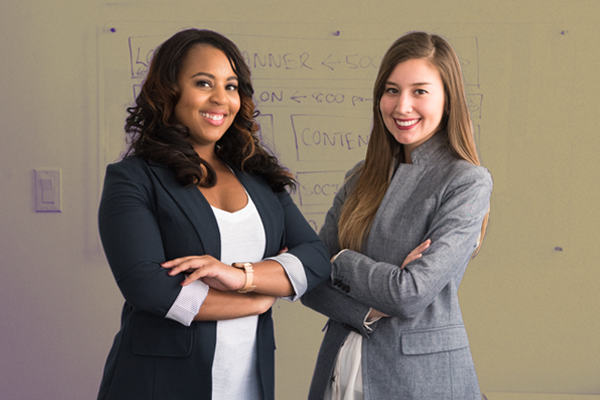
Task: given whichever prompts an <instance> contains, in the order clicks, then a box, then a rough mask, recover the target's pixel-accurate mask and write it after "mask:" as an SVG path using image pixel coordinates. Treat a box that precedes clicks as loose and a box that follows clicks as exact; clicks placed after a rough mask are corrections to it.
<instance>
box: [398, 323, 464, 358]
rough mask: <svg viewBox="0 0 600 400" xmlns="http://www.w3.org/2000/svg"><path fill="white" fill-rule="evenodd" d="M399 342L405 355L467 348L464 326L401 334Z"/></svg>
mask: <svg viewBox="0 0 600 400" xmlns="http://www.w3.org/2000/svg"><path fill="white" fill-rule="evenodd" d="M400 342H401V347H402V354H405V355H418V354H431V353H439V352H442V351H451V350H458V349H462V348H465V347H468V346H469V339H468V338H467V331H466V330H465V327H464V325H454V326H447V327H442V328H434V329H421V330H415V331H408V332H403V333H402V334H401V335H400Z"/></svg>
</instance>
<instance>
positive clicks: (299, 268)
mask: <svg viewBox="0 0 600 400" xmlns="http://www.w3.org/2000/svg"><path fill="white" fill-rule="evenodd" d="M267 260H273V261H277V262H278V263H279V264H281V266H282V267H283V269H284V270H285V273H286V274H287V276H288V279H289V280H290V283H291V284H292V287H293V288H294V291H295V292H296V294H294V295H292V296H286V297H281V298H282V299H284V300H288V301H296V300H298V299H299V298H300V297H302V295H303V294H304V293H305V292H306V289H308V280H307V279H306V272H304V266H303V265H302V261H300V259H299V258H298V257H296V256H295V255H293V254H290V253H283V254H279V255H278V256H275V257H269V258H267Z"/></svg>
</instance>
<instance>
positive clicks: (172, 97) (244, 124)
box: [125, 29, 296, 192]
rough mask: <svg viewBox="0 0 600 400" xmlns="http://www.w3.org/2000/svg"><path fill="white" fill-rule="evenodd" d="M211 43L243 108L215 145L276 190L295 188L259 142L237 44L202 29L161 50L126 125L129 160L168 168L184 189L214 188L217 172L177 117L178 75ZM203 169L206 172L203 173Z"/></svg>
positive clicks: (250, 91)
mask: <svg viewBox="0 0 600 400" xmlns="http://www.w3.org/2000/svg"><path fill="white" fill-rule="evenodd" d="M198 44H207V45H210V46H213V47H215V48H217V49H219V50H221V51H222V52H223V53H224V54H225V55H226V56H227V58H228V59H229V63H230V64H231V68H232V69H233V71H234V72H235V74H236V76H237V78H238V90H239V96H240V103H241V105H240V110H239V111H238V113H237V115H236V116H235V119H234V121H233V124H232V125H231V126H230V127H229V129H228V130H227V132H225V134H224V135H223V137H221V139H219V140H218V141H217V143H216V153H217V155H218V156H219V157H221V158H226V159H228V160H229V161H230V162H231V163H233V164H234V165H235V166H236V167H238V168H240V169H241V170H242V171H244V172H246V173H252V174H256V175H260V176H262V177H263V178H264V179H265V180H266V181H267V182H268V183H269V185H270V186H271V188H272V189H273V190H274V191H278V192H280V191H283V190H284V189H285V187H286V186H289V187H290V188H291V189H295V184H296V182H295V180H294V177H293V175H292V174H291V173H290V172H289V171H287V170H285V169H284V168H283V167H282V166H281V165H280V164H279V162H278V160H277V158H276V157H275V156H273V155H272V154H271V153H270V152H268V151H267V150H266V149H265V147H264V146H263V145H262V144H261V143H260V140H259V138H258V135H257V134H256V132H257V131H258V129H259V128H258V124H257V123H256V121H255V118H256V117H257V116H258V114H259V113H258V111H256V110H255V106H254V102H253V101H252V95H253V94H254V89H253V88H252V83H251V81H250V68H248V66H247V65H246V63H245V62H244V58H243V57H242V54H241V53H240V51H239V50H238V48H237V46H236V45H235V44H234V43H233V42H232V41H231V40H229V39H227V38H226V37H224V36H223V35H221V34H219V33H216V32H213V31H210V30H203V29H187V30H184V31H181V32H178V33H176V34H175V35H173V36H172V37H171V38H170V39H168V40H167V41H165V42H164V43H163V44H161V45H160V46H159V48H158V50H157V51H156V53H155V55H154V58H153V59H152V63H151V64H150V69H149V71H148V76H147V77H146V80H145V82H144V85H143V87H142V91H141V93H140V94H139V96H138V97H137V99H136V105H135V106H134V107H130V108H128V109H127V112H128V113H129V114H130V115H129V116H128V117H127V120H126V124H125V132H127V135H128V142H129V148H128V150H127V152H126V153H125V157H129V156H131V155H135V156H137V157H140V158H142V159H144V160H147V161H149V160H152V161H154V162H158V163H160V164H163V165H165V166H167V167H168V168H170V169H172V170H173V171H174V172H175V175H176V177H177V181H178V182H179V183H181V184H182V185H184V186H189V185H200V186H203V187H212V186H214V185H215V184H216V182H217V179H216V174H215V172H214V169H213V168H212V167H211V166H210V164H209V163H208V162H207V161H205V160H203V159H202V158H201V157H200V156H199V155H198V154H197V153H196V152H195V151H194V149H193V148H192V145H191V144H190V142H189V141H188V137H189V135H190V133H189V129H188V128H187V127H185V126H183V125H181V124H180V123H178V122H177V121H176V120H175V118H174V109H175V105H176V104H177V102H178V101H179V98H180V90H179V87H178V85H177V78H178V76H179V71H180V70H181V67H182V65H183V62H184V61H185V58H186V56H187V54H188V52H189V51H190V49H192V48H193V47H194V46H196V45H198ZM202 165H204V167H205V169H204V170H203V169H202V167H201V166H202Z"/></svg>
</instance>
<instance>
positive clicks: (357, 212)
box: [338, 32, 489, 254]
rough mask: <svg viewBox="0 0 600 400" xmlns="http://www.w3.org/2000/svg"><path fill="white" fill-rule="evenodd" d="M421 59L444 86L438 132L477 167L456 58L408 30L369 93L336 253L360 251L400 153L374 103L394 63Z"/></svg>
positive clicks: (431, 38) (437, 40) (438, 42)
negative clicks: (359, 161) (368, 123)
mask: <svg viewBox="0 0 600 400" xmlns="http://www.w3.org/2000/svg"><path fill="white" fill-rule="evenodd" d="M412 59H423V60H426V61H427V62H429V63H431V65H433V66H435V67H437V69H438V71H439V73H440V76H441V78H442V82H443V84H444V96H445V103H444V104H445V105H444V117H443V118H442V122H441V129H442V130H445V131H446V134H447V139H448V144H449V147H450V151H451V152H452V154H454V155H455V156H456V157H457V158H459V159H463V160H466V161H468V162H470V163H472V164H475V165H480V163H479V157H478V156H477V150H476V149H475V140H474V138H473V123H472V122H471V116H470V114H469V109H468V106H467V100H466V95H465V90H464V86H463V79H462V72H461V69H460V63H459V61H458V57H457V55H456V53H455V52H454V50H453V49H452V47H451V46H450V44H449V43H448V42H447V41H446V40H444V39H443V38H441V37H440V36H438V35H430V34H428V33H426V32H412V33H409V34H407V35H404V36H402V37H400V38H399V39H398V40H396V41H395V42H394V44H392V46H391V47H390V48H389V49H388V51H387V52H386V53H385V55H384V56H383V59H382V61H381V66H380V67H379V72H378V73H377V79H376V81H375V87H374V89H373V129H372V131H371V137H370V139H369V145H368V147H367V155H366V157H365V162H364V164H363V165H362V166H361V167H360V168H359V169H357V170H356V172H355V173H360V174H361V175H360V178H359V180H358V183H357V184H356V186H355V188H354V190H353V191H352V192H351V193H350V195H349V196H348V199H347V200H346V202H345V204H344V206H343V207H342V213H341V216H340V221H339V224H338V231H339V241H340V246H341V248H342V249H344V248H346V249H351V250H355V251H359V252H360V251H362V245H363V243H364V240H365V239H366V237H367V236H368V233H369V231H370V230H371V225H372V224H373V220H374V219H375V214H376V213H377V209H378V208H379V205H380V204H381V201H382V200H383V197H384V195H385V192H386V190H387V188H388V185H389V171H390V169H391V168H392V163H393V162H394V157H395V156H396V155H398V156H399V155H400V154H401V150H402V145H401V144H400V143H398V142H397V141H396V139H395V138H394V137H393V136H392V134H391V133H390V132H389V131H388V129H387V128H386V126H385V124H384V122H383V118H382V116H381V111H380V109H379V104H380V100H381V97H382V96H383V92H384V90H385V84H386V81H387V80H388V78H389V76H390V74H391V73H392V71H393V70H394V68H395V67H396V65H398V64H400V63H402V62H404V61H408V60H412ZM488 217H489V211H488V213H487V214H486V215H485V218H484V220H483V224H482V227H481V236H480V239H479V244H478V246H477V249H476V251H475V254H477V252H479V249H480V248H481V244H482V243H483V237H484V235H485V230H486V227H487V221H488Z"/></svg>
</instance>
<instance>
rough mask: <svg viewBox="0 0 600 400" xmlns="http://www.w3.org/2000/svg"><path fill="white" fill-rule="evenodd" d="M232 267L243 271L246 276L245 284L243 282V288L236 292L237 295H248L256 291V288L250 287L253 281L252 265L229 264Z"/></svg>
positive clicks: (246, 263)
mask: <svg viewBox="0 0 600 400" xmlns="http://www.w3.org/2000/svg"><path fill="white" fill-rule="evenodd" d="M231 266H232V267H234V268H238V269H243V270H244V274H246V282H244V286H243V287H242V288H241V289H240V290H238V293H248V292H251V291H253V290H254V289H256V286H254V285H252V281H253V280H254V267H253V266H252V263H249V262H243V263H241V262H236V263H233V264H231Z"/></svg>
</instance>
